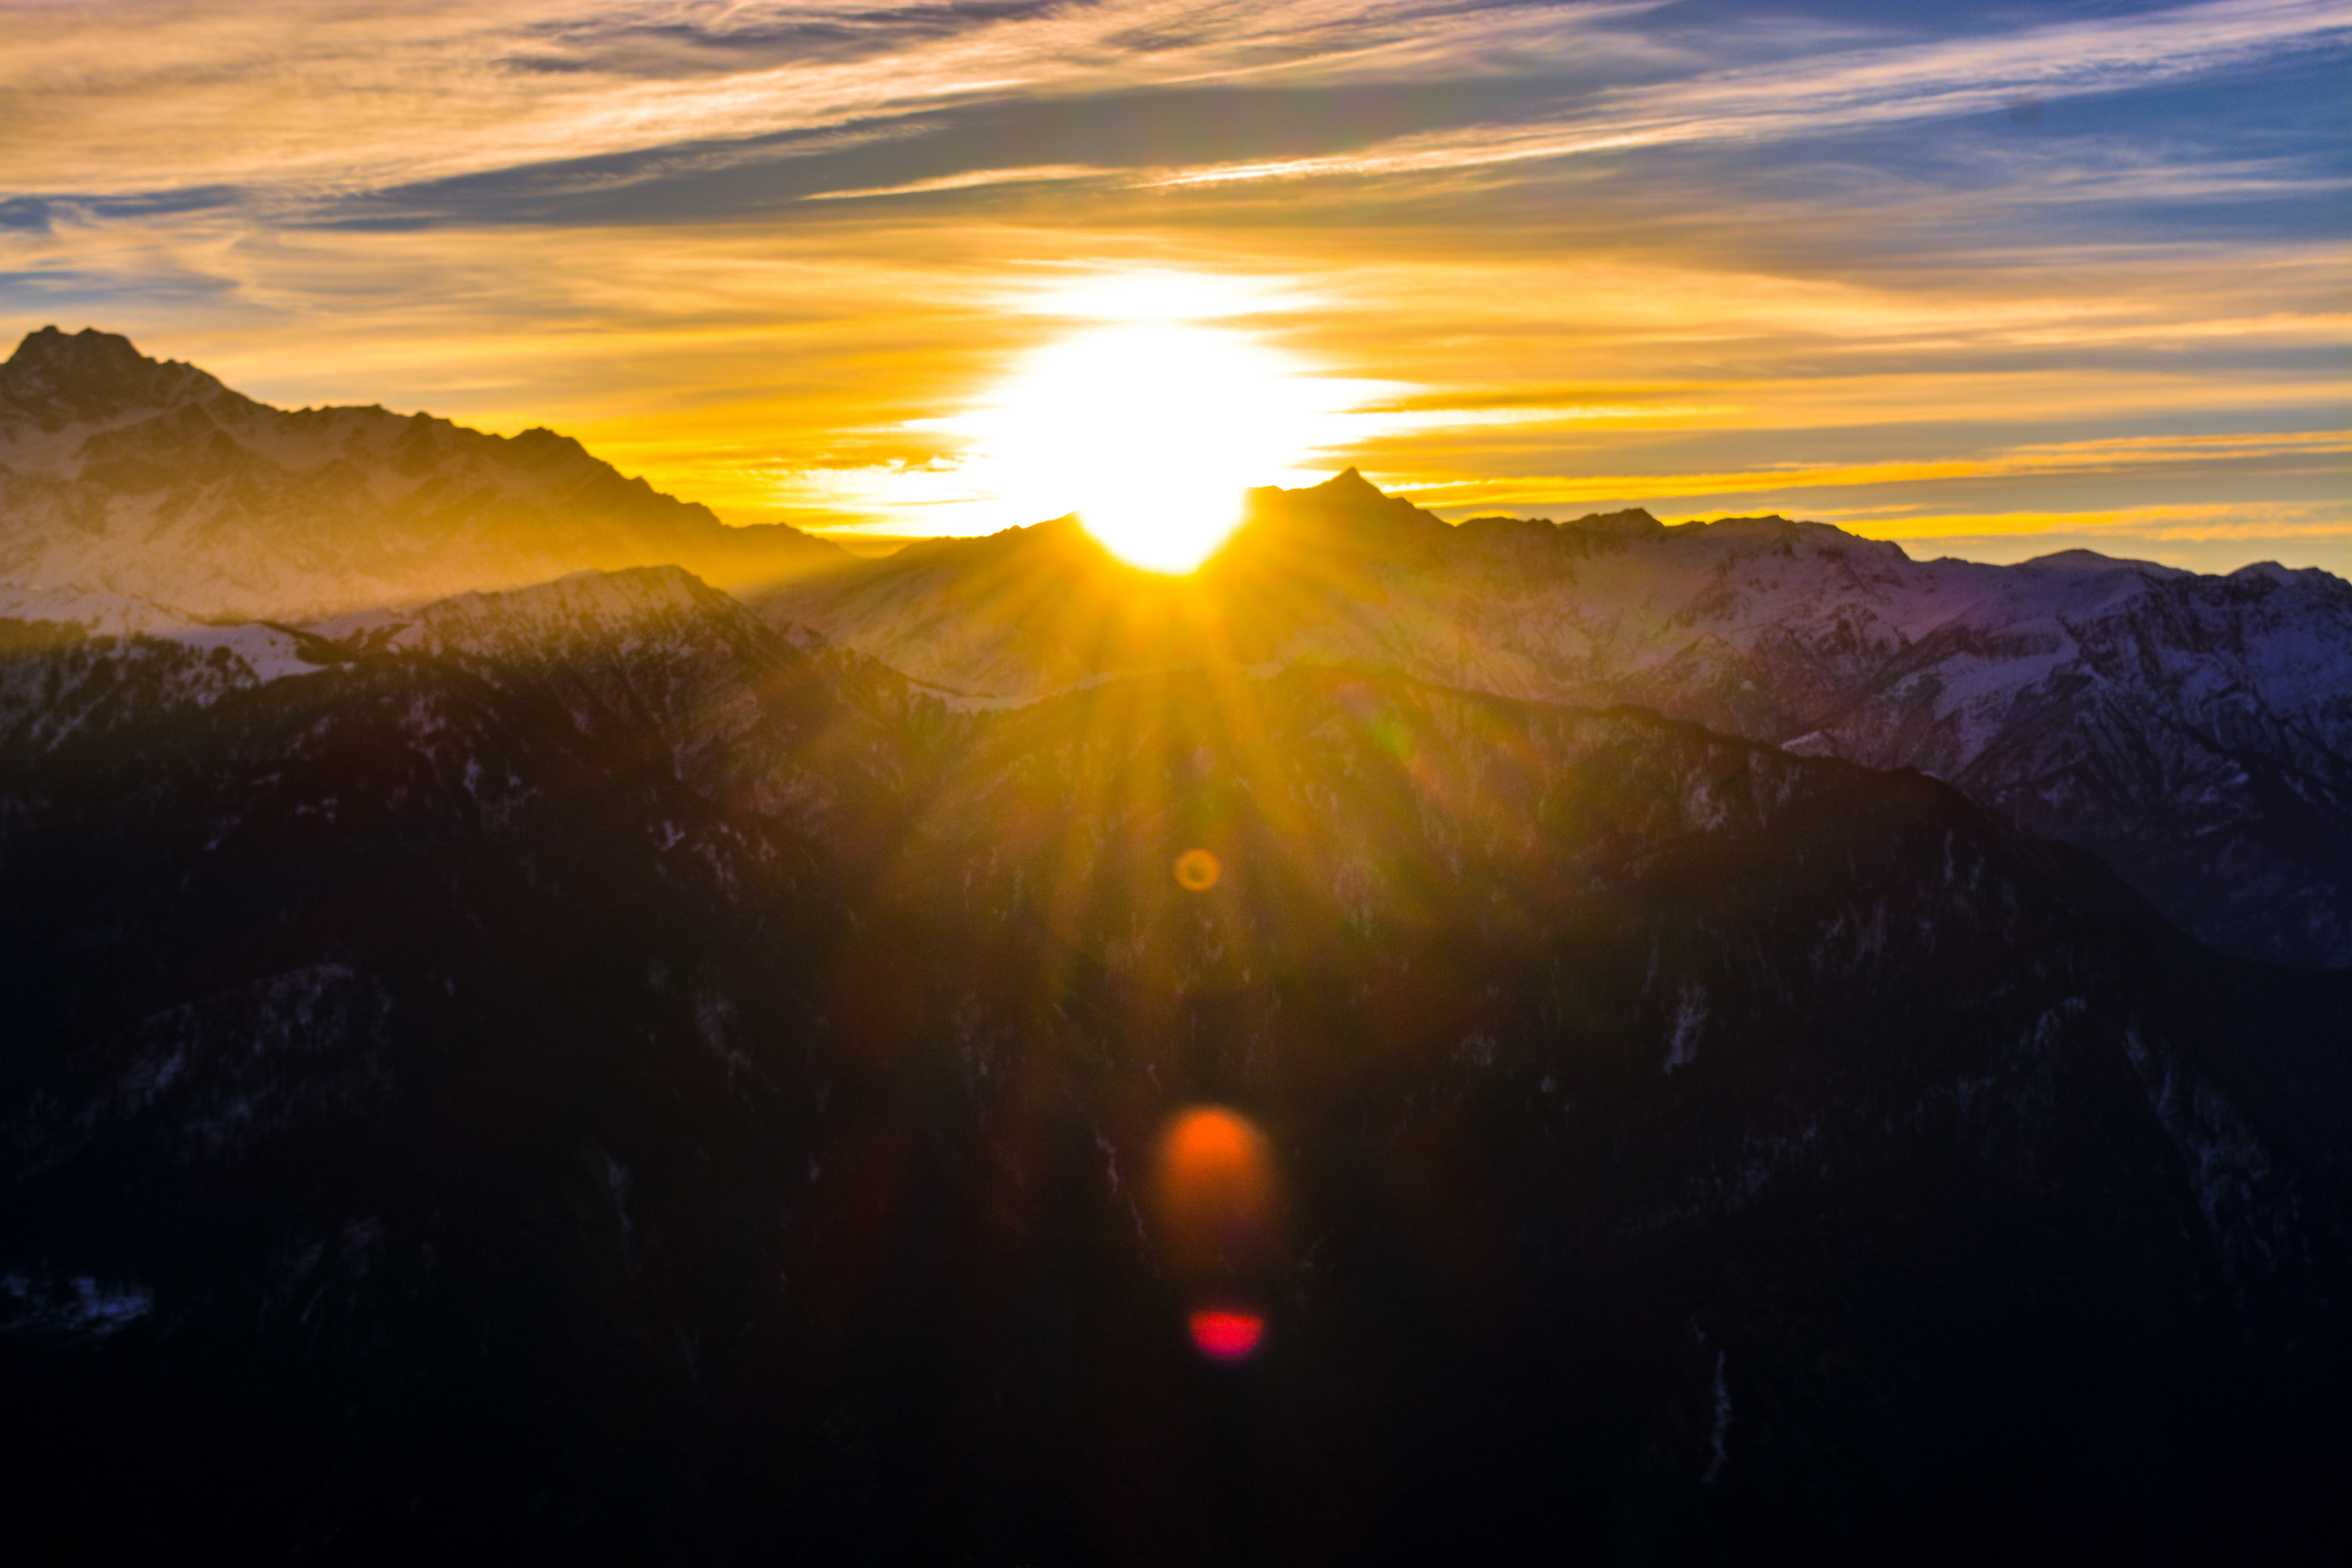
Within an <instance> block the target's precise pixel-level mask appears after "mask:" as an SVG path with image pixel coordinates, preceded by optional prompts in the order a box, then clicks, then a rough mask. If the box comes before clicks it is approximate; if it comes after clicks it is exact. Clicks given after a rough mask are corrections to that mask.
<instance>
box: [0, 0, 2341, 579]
mask: <svg viewBox="0 0 2352 1568" xmlns="http://www.w3.org/2000/svg"><path fill="white" fill-rule="evenodd" d="M1712 10H1713V11H1719V12H1720V13H1721V14H1723V15H1725V16H1741V17H1742V18H1743V20H1742V23H1741V25H1740V26H1723V27H1715V26H1708V25H1706V24H1705V23H1704V22H1703V21H1700V20H1698V19H1697V18H1700V17H1702V16H1706V15H1708V14H1710V5H1708V4H1702V3H1700V0H1685V3H1683V4H1678V5H1671V6H1665V7H1658V6H1652V5H1589V6H1563V5H1554V4H1549V3H1545V0H1435V3H1433V5H1427V6H1420V5H1416V6H1412V7H1405V8H1402V9H1400V8H1397V7H1391V6H1367V5H1353V4H1348V3H1345V0H1332V3H1328V4H1327V3H1324V0H1303V3H1300V4H1295V5H1276V6H1259V7H1234V6H1232V5H1223V4H1219V3H1216V0H1097V3H1094V4H1089V5H1046V6H1026V5H1024V6H1013V7H997V6H981V7H962V6H945V7H941V6H912V7H899V8H891V7H871V6H864V5H858V6H848V7H842V8H833V7H827V6H822V5H813V4H808V3H804V0H723V3H721V0H710V3H709V4H703V3H701V0H693V3H690V4H678V5H662V6H656V7H647V6H646V5H643V4H642V3H641V0H469V3H467V4H464V5H459V4H457V3H456V0H417V3H416V4H413V5H398V6H364V5H362V6H354V5H346V4H341V3H340V0H247V3H246V4H242V5H237V6H233V7H220V6H210V7H207V6H190V5H177V6H170V5H167V6H129V5H55V4H53V3H51V0H0V33H5V36H6V37H8V39H9V45H10V47H9V48H8V49H6V50H0V185H5V186H6V188H7V191H8V198H9V199H8V200H7V202H6V203H5V204H0V205H4V206H5V209H6V210H5V212H0V339H5V340H8V341H13V337H14V335H15V334H17V333H21V332H24V331H30V330H32V329H34V328H37V327H39V326H41V325H44V324H47V323H52V322H54V323H56V324H58V325H59V326H62V327H65V328H67V329H68V330H72V329H74V328H78V327H80V326H85V325H89V326H96V327H100V328H103V329H106V330H109V331H121V332H125V333H127V334H129V335H130V336H131V339H132V340H133V341H134V342H137V343H138V344H139V346H140V347H141V348H142V349H143V350H145V351H147V352H149V353H156V354H159V355H164V356H168V357H172V358H176V359H182V360H187V361H191V362H193V363H197V364H200V365H202V366H204V367H205V369H207V370H211V371H213V372H215V374H219V375H221V376H222V377H223V378H224V379H225V380H226V381H228V382H229V384H232V385H234V386H236V388H238V389H239V390H240V391H244V392H246V393H248V394H250V395H256V396H258V397H261V398H264V399H266V400H268V401H270V402H273V403H277V404H279V405H286V406H302V405H321V404H331V403H357V404H368V403H382V404H383V405H386V406H389V407H393V408H396V409H399V410H402V411H404V412H406V411H410V410H425V411H428V412H431V413H433V414H436V415H439V416H445V417H449V418H454V419H457V420H459V421H461V422H464V423H467V424H470V425H475V426H480V427H485V428H489V429H494V430H497V431H499V432H502V433H512V432H515V431H519V430H521V429H525V428H528V427H530V426H535V425H545V426H552V427H554V428H557V429H560V430H562V431H564V432H566V433H567V434H571V435H573V436H576V437H579V438H580V439H581V440H582V441H583V443H584V444H585V445H586V446H587V447H589V448H590V450H592V451H593V452H594V453H596V454H597V455H598V456H599V457H602V458H606V459H607V460H609V461H611V462H613V463H614V464H615V465H616V466H617V467H619V468H621V469H622V471H623V472H625V473H627V474H632V475H643V476H644V477H645V478H646V480H647V481H648V482H649V483H651V484H653V485H654V486H656V488H658V489H664V490H667V491H668V492H670V493H672V494H676V495H678V496H682V497H685V498H688V499H690V500H698V501H702V502H705V503H707V504H709V506H710V507H712V508H713V510H715V511H716V512H717V513H718V514H719V516H720V517H721V518H722V519H724V520H725V521H730V522H740V523H755V522H772V521H782V522H789V523H792V524H793V525H795V526H798V527H803V528H811V529H816V530H854V531H869V532H873V533H877V534H887V535H897V536H921V535H937V534H950V533H959V534H969V533H982V532H989V531H994V530H997V529H1002V528H1007V527H1012V526H1016V525H1024V524H1029V523H1035V522H1039V521H1045V520H1046V519H1048V518H1052V517H1056V516H1060V515H1062V514H1064V513H1066V512H1069V511H1071V510H1078V511H1080V512H1082V513H1084V514H1085V515H1086V516H1087V518H1088V521H1089V522H1090V523H1091V525H1092V526H1094V527H1095V528H1097V530H1099V531H1101V532H1102V533H1103V534H1104V536H1105V537H1106V538H1107V539H1108V540H1110V541H1111V542H1113V543H1114V545H1115V546H1116V547H1117V548H1118V549H1120V550H1122V551H1123V552H1128V553H1129V554H1131V555H1133V556H1135V557H1137V558H1139V559H1141V560H1145V561H1148V562H1150V563H1155V564H1159V565H1161V566H1164V567H1171V568H1172V567H1181V565H1182V564H1183V563H1186V562H1187V561H1188V560H1190V559H1192V557H1194V556H1196V555H1197V554H1198V553H1199V552H1201V551H1202V550H1204V549H1207V548H1212V547H1213V542H1214V535H1215V533H1216V532H1217V531H1218V529H1219V527H1220V526H1221V518H1222V517H1229V516H1230V512H1229V511H1228V510H1226V509H1227V508H1228V506H1229V500H1228V498H1229V497H1230V496H1231V494H1232V493H1233V492H1234V490H1235V489H1240V488H1245V487H1248V486H1254V485H1262V484H1284V485H1297V484H1301V483H1311V482H1315V481H1317V480H1319V479H1324V478H1328V476H1329V475H1330V474H1331V473H1333V472H1335V471H1336V470H1338V469H1339V468H1342V467H1346V466H1349V465H1353V466H1355V467H1357V468H1360V469H1361V470H1362V471H1363V472H1364V473H1365V474H1366V475H1367V476H1368V477H1369V478H1370V479H1372V480H1373V481H1374V482H1375V483H1378V484H1380V485H1381V486H1382V487H1383V488H1385V489H1390V490H1391V491H1394V492H1401V493H1403V494H1406V495H1408V496H1410V497H1412V498H1413V499H1415V500H1420V501H1422V502H1423V504H1426V505H1428V506H1430V507H1431V508H1432V509H1433V510H1437V511H1438V512H1439V513H1440V515H1442V516H1444V517H1448V518H1451V519H1455V520H1459V519H1462V518H1465V517H1469V516H1475V515H1479V514H1480V513H1483V512H1494V511H1502V510H1508V511H1514V512H1517V513H1520V514H1521V515H1536V516H1552V517H1558V518H1570V517H1574V516H1577V515H1579V514H1580V512H1582V511H1584V510H1613V509H1615V508H1617V507H1621V506H1628V505H1642V506H1647V507H1649V508H1651V509H1652V510H1654V511H1655V512H1657V513H1658V514H1659V515H1661V516H1664V517H1668V518H1675V519H1679V518H1687V517H1694V516H1704V517H1713V516H1721V515H1726V514H1738V513H1747V512H1758V511H1771V510H1778V511H1783V512H1787V513H1790V514H1791V515H1799V516H1808V517H1815V518H1822V519H1823V520H1825V521H1836V522H1839V523H1841V524H1842V525H1843V526H1848V527H1853V528H1856V529H1858V530H1860V531H1864V532H1868V533H1873V534H1875V535H1879V536H1882V537H1885V536H1894V537H1906V536H1912V535H1916V534H1918V533H1922V532H1933V533H1936V534H1937V535H1938V536H1939V537H1965V538H1966V540H1967V543H1966V545H1965V552H1966V553H1969V554H1971V555H1976V556H1979V557H1980V558H1989V559H2015V558H2018V557H2020V556H2022V555H2025V554H2033V553H2040V552H2043V551H2046V550H2050V549H2055V548H2060V547H2062V546H2063V545H2069V544H2083V545H2089V546H2092V547H2094V548H2098V549H2103V550H2107V551H2109V552H2115V553H2126V554H2144V555H2148V556H2152V557H2154V558H2156V559H2159V560H2167V561H2171V562H2173V563H2177V564H2184V565H2188V564H2194V565H2197V566H2199V567H2200V569H2205V570H2215V569H2219V570H2228V569H2230V568H2231V567H2233V566H2236V565H2239V564H2242V563H2244V562H2246V561H2248V560H2256V559H2262V558H2263V557H2264V556H2266V555H2275V556H2277V557H2279V558H2280V559H2282V560H2284V561H2285V562H2286V563H2289V564H2305V563H2322V564H2326V565H2328V566H2330V567H2331V569H2334V570H2337V571H2346V572H2352V510H2347V503H2346V500H2345V498H2346V497H2347V495H2352V489H2347V473H2352V467H2347V465H2352V445H2348V443H2352V436H2347V432H2352V383H2348V382H2347V376H2346V366H2347V364H2352V358H2347V348H2352V308H2347V307H2352V298H2347V293H2346V290H2345V279H2346V278H2347V276H2352V272H2347V265H2346V262H2347V240H2346V235H2345V230H2344V226H2343V222H2342V213H2343V202H2344V198H2345V193H2346V190H2347V179H2346V174H2345V168H2344V163H2343V160H2342V156H2341V149H2342V147H2343V145H2344V144H2345V138H2344V126H2345V120H2344V108H2343V105H2344V101H2345V100H2344V96H2343V93H2342V87H2341V82H2342V71H2343V66H2344V63H2345V61H2346V59H2347V58H2352V27H2348V26H2347V21H2346V13H2345V10H2344V7H2343V5H2341V3H2340V0H2226V3H2221V4H2207V3H2196V4H2181V3H2179V0H2118V3H2116V4H2091V3H2090V0H2081V3H2080V4H2074V5H2060V6H2052V7H2019V6H2015V5H1994V4H1992V3H1991V0H1953V3H1952V4H1950V5H1944V6H1937V7H1927V8H1921V7H1913V8H1909V9H1908V10H1906V8H1903V7H1892V8H1880V9H1879V10H1878V11H1877V12H1875V13H1874V14H1873V16H1872V18H1871V20H1870V22H1869V24H1868V25H1867V26H1861V25H1859V24H1857V23H1856V21H1855V17H1856V16H1859V15H1860V13H1858V12H1854V11H1853V8H1852V7H1850V6H1845V5H1832V4H1830V3H1829V0H1793V4H1792V5H1790V6H1788V7H1785V8H1783V7H1772V8H1769V9H1768V10H1766V11H1761V12H1754V13H1753V14H1752V15H1751V14H1750V11H1749V8H1743V7H1739V6H1737V5H1730V4H1728V3H1727V0H1725V3H1723V4H1719V5H1713V6H1712ZM1815 12H1819V13H1821V14H1820V15H1819V16H1815V15H1814V13H1815ZM656 17H657V18H658V19H656ZM2023 102H2030V103H2032V104H2034V105H2035V106H2037V107H2036V112H2034V113H2033V114H2032V115H2030V116H2019V115H2017V114H2015V113H2014V112H2013V110H2014V109H2015V107H2016V106H2017V105H2018V104H2020V103H2023ZM0 348H5V342H0ZM1210 389H1213V395H1211V391H1210ZM1081 469H1083V470H1084V471H1079V470H1081ZM1215 470H1221V471H1215ZM2167 509H2169V510H2167ZM2184 509H2185V510H2184ZM1180 517H1181V520H1182V521H1181V523H1180V522H1179V521H1176V520H1177V519H1178V518H1180ZM2189 529H2193V530H2196V531H2199V533H2200V539H2202V540H2204V542H2200V539H2188V538H2183V537H2181V532H2182V531H2184V530H2189ZM2208 536H2210V537H2208ZM2005 537H2011V542H2003V540H2004V538H2005ZM1954 548H1961V547H1960V546H1955V547H1954Z"/></svg>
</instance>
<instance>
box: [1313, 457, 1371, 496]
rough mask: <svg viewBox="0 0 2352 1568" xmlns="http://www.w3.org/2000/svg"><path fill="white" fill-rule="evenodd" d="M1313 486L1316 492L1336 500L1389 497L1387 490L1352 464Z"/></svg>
mask: <svg viewBox="0 0 2352 1568" xmlns="http://www.w3.org/2000/svg"><path fill="white" fill-rule="evenodd" d="M1311 488H1312V489H1313V490H1314V492H1315V493H1316V494H1318V495H1322V496H1328V497H1330V498H1331V499H1332V500H1339V499H1341V498H1343V497H1355V498H1362V499H1371V498H1377V499H1379V500H1387V499H1388V492H1387V491H1385V490H1383V489H1381V488H1380V486H1378V485H1376V484H1374V483H1372V481H1371V480H1370V479H1366V478H1364V476H1363V474H1362V473H1361V472H1360V471H1359V470H1358V469H1357V468H1355V467H1354V466H1353V465H1352V464H1351V465H1349V467H1347V468H1342V469H1340V470H1339V472H1338V473H1336V474H1334V475H1332V476H1331V477H1330V478H1329V479H1325V480H1324V481H1323V482H1322V483H1321V484H1319V485H1315V486H1313V487H1311Z"/></svg>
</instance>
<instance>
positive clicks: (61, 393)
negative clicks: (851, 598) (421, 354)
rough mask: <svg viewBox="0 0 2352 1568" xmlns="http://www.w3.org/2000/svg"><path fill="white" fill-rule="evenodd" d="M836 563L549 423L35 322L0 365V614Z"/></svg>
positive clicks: (71, 613)
mask: <svg viewBox="0 0 2352 1568" xmlns="http://www.w3.org/2000/svg"><path fill="white" fill-rule="evenodd" d="M845 559H846V557H845V555H844V554H843V552H841V551H839V550H838V549H836V548H835V546H833V545H830V544H826V543H824V542H822V541H819V540H815V539H811V538H810V537H808V536H807V535H806V534H803V533H801V532H798V531H795V530H793V529H790V528H786V527H784V526H782V525H781V524H768V525H764V526H760V527H752V528H730V527H728V526H726V525H725V524H723V523H721V522H720V521H719V520H718V519H717V518H716V517H714V516H712V515H711V513H710V512H709V510H708V509H706V508H704V507H700V506H696V505H692V504H690V503H688V502H684V501H679V500H674V499H672V498H671V497H668V496H666V495H662V494H659V493H657V492H656V491H655V490H654V489H651V488H650V487H649V486H647V485H646V482H645V481H644V480H643V479H624V478H623V477H622V476H621V475H620V474H618V473H616V472H614V469H613V468H610V467H609V466H608V465H606V464H604V463H602V462H599V461H597V460H596V459H595V458H592V457H590V456H589V455H588V453H587V452H586V451H584V450H583V449H582V447H581V446H580V444H579V443H578V442H577V441H574V440H572V439H571V438H570V437H563V436H559V435H556V434H555V433H554V432H553V431H551V430H526V431H524V432H523V433H522V434H520V436H515V437H496V436H487V435H483V434H481V433H479V432H478V431H473V430H468V429H466V428H464V427H463V426H457V425H452V424H450V423H449V422H448V421H446V420H442V419H435V418H432V417H430V416H425V415H422V414H419V415H415V416H407V417H404V416H400V415H395V414H388V413H386V412H385V411H384V410H383V409H381V408H318V409H308V408H306V409H302V410H299V412H289V411H287V410H284V409H278V408H272V407H269V406H268V405H264V404H259V403H256V402H254V401H252V400H251V399H250V398H247V397H243V396H240V395H237V394H236V393H235V392H232V391H230V390H229V389H228V388H227V387H226V386H223V385H222V384H220V383H219V382H218V381H216V380H215V379H214V378H213V377H211V376H209V375H207V374H205V373H204V372H202V371H200V370H196V369H194V367H192V366H189V365H184V364H180V363H175V362H167V363H158V362H156V361H153V360H151V359H148V358H146V357H145V356H143V355H142V354H141V353H139V352H138V351H137V350H136V349H134V348H132V347H131V343H130V342H128V341H127V340H125V339H123V338H121V337H117V336H114V335H113V334H110V333H107V332H100V331H81V332H78V333H73V334H71V335H68V334H67V333H64V332H60V331H58V330H57V329H56V328H54V327H45V328H43V329H42V330H40V331H37V332H33V333H31V334H30V335H28V336H27V337H26V339H25V340H24V342H22V343H20V344H19V345H18V346H17V349H16V353H15V354H14V355H13V356H11V358H10V359H9V360H8V362H7V363H6V364H5V365H0V614H8V615H13V616H18V617H20V618H42V619H71V620H76V621H86V620H90V619H92V618H98V619H110V621H111V625H110V629H117V630H121V629H142V630H144V629H155V628H158V627H164V626H173V625H184V624H186V623H187V622H189V621H190V620H192V619H196V618H208V617H216V616H241V617H247V618H253V617H263V616H267V617H271V618H275V619H279V620H289V619H305V618H310V617H313V616H320V615H330V614H334V613H338V612H341V611H347V610H352V609H359V608H363V607H366V606H371V605H395V604H415V603H417V602H420V601H422V600H425V599H431V598H436V597H440V596H443V595H448V594H452V593H457V592H461V591H463V590H466V589H469V588H476V589H495V588H506V587H513V586H518V585H520V584H528V583H534V582H540V581H543V580H545V579H547V578H550V577H554V576H560V575H562V574H564V573H566V572H574V571H580V570H583V569H588V568H599V569H609V568H614V567H623V566H639V565H646V566H651V565H665V564H674V565H681V566H684V567H686V568H688V570H690V571H693V572H696V573H698V574H702V575H704V576H706V577H708V578H709V579H710V580H712V581H714V582H718V583H720V584H729V585H736V586H743V585H751V584H760V583H766V582H772V581H774V580H776V579H778V578H782V577H787V576H790V575H793V574H797V573H803V572H808V571H813V570H817V569H820V568H822V567H824V566H828V565H831V564H834V563H837V562H839V561H842V560H845Z"/></svg>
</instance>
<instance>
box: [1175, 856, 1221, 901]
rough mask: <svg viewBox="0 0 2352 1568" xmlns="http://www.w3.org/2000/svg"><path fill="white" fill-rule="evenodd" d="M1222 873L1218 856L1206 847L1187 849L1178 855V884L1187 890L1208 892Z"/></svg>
mask: <svg viewBox="0 0 2352 1568" xmlns="http://www.w3.org/2000/svg"><path fill="white" fill-rule="evenodd" d="M1222 874H1223V868H1221V867H1220V866H1218V864H1217V858H1216V857H1215V856H1214V855H1212V854H1210V853H1209V852H1208V851H1207V850H1205V849H1187V850H1185V851H1184V853H1182V854H1181V855H1179V856H1178V857H1176V885H1177V886H1178V887H1180V888H1182V889H1184V890H1185V891H1186V892H1191V893H1205V892H1207V891H1208V890H1209V889H1211V888H1213V887H1215V886H1216V885H1217V878H1218V877H1219V876H1220V875H1222Z"/></svg>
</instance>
